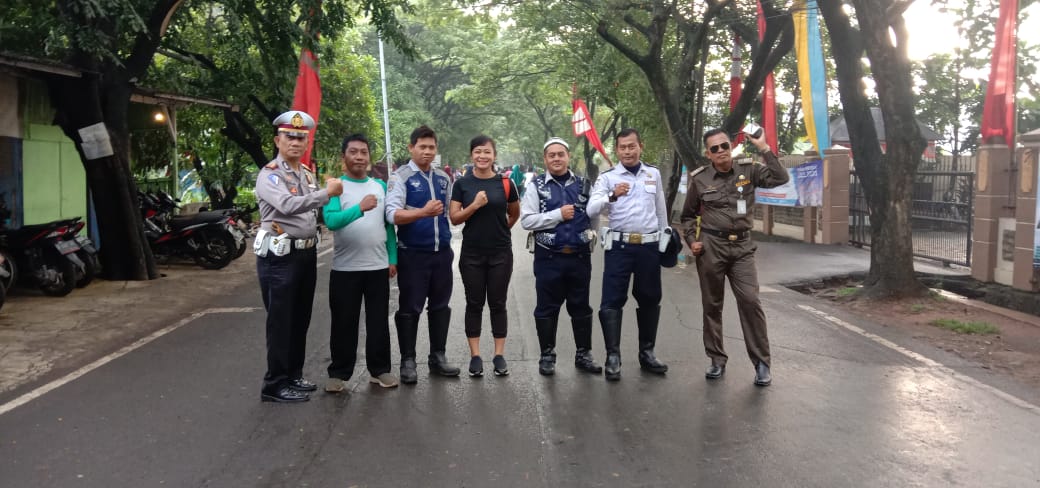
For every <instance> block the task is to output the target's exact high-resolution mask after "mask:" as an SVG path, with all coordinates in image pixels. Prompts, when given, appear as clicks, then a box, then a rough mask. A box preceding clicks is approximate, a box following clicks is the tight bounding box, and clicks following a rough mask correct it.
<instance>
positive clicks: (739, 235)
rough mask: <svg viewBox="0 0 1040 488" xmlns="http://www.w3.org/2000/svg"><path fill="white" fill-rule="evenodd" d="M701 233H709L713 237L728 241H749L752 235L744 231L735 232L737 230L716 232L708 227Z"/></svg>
mask: <svg viewBox="0 0 1040 488" xmlns="http://www.w3.org/2000/svg"><path fill="white" fill-rule="evenodd" d="M701 232H707V233H708V234H711V235H713V236H715V237H721V238H723V239H726V240H728V241H742V240H744V239H747V238H748V237H751V233H750V232H748V231H746V230H742V231H735V230H734V231H725V230H715V229H709V228H707V227H701Z"/></svg>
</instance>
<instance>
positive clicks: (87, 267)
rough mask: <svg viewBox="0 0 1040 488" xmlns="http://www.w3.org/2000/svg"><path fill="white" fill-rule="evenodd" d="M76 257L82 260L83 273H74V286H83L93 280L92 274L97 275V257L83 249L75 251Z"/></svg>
mask: <svg viewBox="0 0 1040 488" xmlns="http://www.w3.org/2000/svg"><path fill="white" fill-rule="evenodd" d="M76 257H78V258H79V260H80V261H83V274H79V273H76V275H77V276H76V288H83V287H84V286H87V285H89V284H90V282H91V281H94V276H95V275H97V272H98V268H97V267H96V266H95V264H96V261H97V258H96V257H95V256H93V255H91V254H90V253H89V252H87V251H85V250H83V249H80V250H79V251H76Z"/></svg>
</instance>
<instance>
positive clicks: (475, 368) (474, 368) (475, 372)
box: [469, 356, 484, 378]
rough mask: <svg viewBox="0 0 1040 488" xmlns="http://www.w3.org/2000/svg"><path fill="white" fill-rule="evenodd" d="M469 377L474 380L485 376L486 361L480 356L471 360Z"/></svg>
mask: <svg viewBox="0 0 1040 488" xmlns="http://www.w3.org/2000/svg"><path fill="white" fill-rule="evenodd" d="M469 375H470V376H472V377H474V378H479V377H481V376H484V360H483V359H480V356H473V357H471V358H469Z"/></svg>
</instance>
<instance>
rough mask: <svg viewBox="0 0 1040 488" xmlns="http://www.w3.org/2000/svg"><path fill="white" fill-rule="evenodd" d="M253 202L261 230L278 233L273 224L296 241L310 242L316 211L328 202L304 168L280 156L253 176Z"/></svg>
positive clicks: (316, 223) (314, 232)
mask: <svg viewBox="0 0 1040 488" xmlns="http://www.w3.org/2000/svg"><path fill="white" fill-rule="evenodd" d="M256 203H257V205H258V206H259V207H260V228H262V229H264V230H266V231H268V232H274V233H275V234H278V232H276V231H275V230H274V229H273V228H272V227H273V224H274V223H278V226H279V227H280V228H281V229H282V232H285V233H286V234H289V235H290V236H291V237H293V238H296V239H310V238H311V237H314V236H315V235H316V234H317V232H318V217H317V215H316V214H315V212H314V211H315V210H316V209H319V208H321V207H322V206H324V205H325V204H326V203H329V193H328V191H326V190H325V189H324V188H321V187H319V186H318V182H317V178H315V176H314V173H311V172H310V170H308V169H307V168H306V167H305V166H303V165H300V170H299V171H293V170H292V166H290V165H289V163H288V162H286V161H285V160H283V159H282V158H281V157H279V158H276V159H275V160H274V161H271V162H270V163H268V164H267V166H264V167H263V168H262V169H261V170H260V174H259V175H257V177H256Z"/></svg>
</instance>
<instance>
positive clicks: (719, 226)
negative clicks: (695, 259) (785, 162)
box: [682, 152, 790, 242]
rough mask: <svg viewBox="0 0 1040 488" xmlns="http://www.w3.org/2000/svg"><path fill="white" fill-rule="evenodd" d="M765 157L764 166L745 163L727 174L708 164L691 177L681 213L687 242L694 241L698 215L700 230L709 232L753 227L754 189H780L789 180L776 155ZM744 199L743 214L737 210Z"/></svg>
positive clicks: (764, 154) (766, 154)
mask: <svg viewBox="0 0 1040 488" xmlns="http://www.w3.org/2000/svg"><path fill="white" fill-rule="evenodd" d="M762 156H763V159H765V164H763V163H759V162H751V161H750V160H744V161H741V162H739V163H737V164H734V165H733V168H732V169H731V170H730V171H728V172H726V173H721V172H719V171H718V170H716V169H715V166H714V165H712V164H708V165H707V166H702V167H700V168H698V169H697V170H695V171H694V172H693V173H691V175H690V176H691V177H690V183H689V186H688V189H687V192H686V203H685V204H684V205H683V213H682V222H683V226H684V234H685V235H686V240H687V242H693V241H695V239H694V235H695V233H696V221H695V219H696V217H697V216H698V215H699V216H700V217H701V227H704V228H708V229H715V230H720V231H726V232H729V231H733V232H744V231H748V230H751V229H752V227H754V213H753V212H752V207H753V206H754V204H755V189H756V188H773V187H776V186H780V185H782V184H784V183H787V180H788V179H789V178H790V175H789V174H788V173H787V170H786V169H784V167H783V166H781V165H780V161H779V160H778V159H777V157H776V155H774V154H773V153H772V152H766V153H763V154H762ZM741 199H743V200H745V201H746V206H747V209H746V210H747V211H746V212H744V213H743V214H741V213H739V212H738V210H737V208H738V207H737V206H738V203H737V201H738V200H741Z"/></svg>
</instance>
